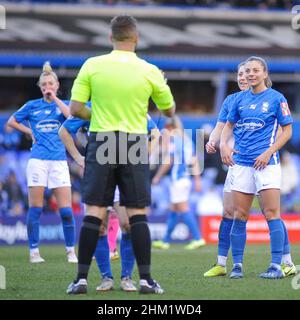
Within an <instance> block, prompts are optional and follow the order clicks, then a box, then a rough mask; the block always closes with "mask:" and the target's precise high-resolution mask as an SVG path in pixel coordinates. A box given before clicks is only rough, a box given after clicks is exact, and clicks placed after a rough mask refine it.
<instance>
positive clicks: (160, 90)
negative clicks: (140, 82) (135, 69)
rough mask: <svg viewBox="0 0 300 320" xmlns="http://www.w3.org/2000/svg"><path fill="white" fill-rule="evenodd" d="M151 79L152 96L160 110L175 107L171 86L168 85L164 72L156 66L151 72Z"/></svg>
mask: <svg viewBox="0 0 300 320" xmlns="http://www.w3.org/2000/svg"><path fill="white" fill-rule="evenodd" d="M149 80H150V82H151V85H152V95H151V98H152V100H153V101H154V103H155V104H156V106H157V108H158V109H159V110H167V109H170V108H172V107H173V105H174V98H173V95H172V93H171V90H170V87H169V86H168V85H167V83H166V80H165V79H164V77H163V74H162V72H161V71H160V70H159V69H158V68H157V67H154V66H153V68H152V69H151V71H150V72H149Z"/></svg>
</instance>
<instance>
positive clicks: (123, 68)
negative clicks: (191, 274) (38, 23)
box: [67, 15, 175, 294]
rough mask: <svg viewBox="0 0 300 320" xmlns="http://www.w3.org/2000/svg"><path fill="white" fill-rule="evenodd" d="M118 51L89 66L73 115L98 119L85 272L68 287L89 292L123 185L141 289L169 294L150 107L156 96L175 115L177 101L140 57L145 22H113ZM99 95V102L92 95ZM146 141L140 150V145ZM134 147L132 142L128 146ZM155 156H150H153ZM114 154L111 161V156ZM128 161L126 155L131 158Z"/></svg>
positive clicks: (90, 158) (82, 257)
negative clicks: (158, 233) (157, 229)
mask: <svg viewBox="0 0 300 320" xmlns="http://www.w3.org/2000/svg"><path fill="white" fill-rule="evenodd" d="M110 39H111V42H112V44H113V51H112V52H111V53H109V54H107V55H102V56H97V57H92V58H90V59H88V60H87V61H86V62H85V63H84V64H83V66H82V67H81V69H80V71H79V73H78V75H77V78H76V79H75V81H74V85H73V88H72V97H71V114H72V115H73V116H76V117H79V118H81V119H85V120H90V121H91V124H90V136H89V141H88V146H87V151H86V158H85V170H84V177H83V192H82V198H83V202H84V203H85V204H86V215H85V217H84V219H83V224H82V227H81V231H80V238H79V250H78V260H79V262H78V273H77V278H76V280H75V281H74V282H73V283H71V284H70V285H69V287H68V289H67V293H68V294H82V293H86V292H87V276H88V271H89V268H90V264H91V260H92V256H93V254H94V251H95V248H96V244H97V241H98V235H99V228H100V226H101V224H102V222H103V221H104V220H105V217H106V208H107V207H108V206H112V205H113V198H114V191H115V187H116V186H118V187H119V189H120V205H121V206H125V207H126V209H127V214H128V216H129V223H130V227H131V238H132V246H133V250H134V254H135V257H136V261H137V265H138V271H139V276H140V293H154V294H162V293H164V290H163V289H162V288H161V287H160V285H159V284H158V283H157V282H156V281H155V280H153V279H152V277H151V274H150V264H151V238H150V232H149V227H148V224H147V216H146V213H147V208H146V207H147V206H149V205H150V202H151V199H150V176H149V164H148V162H147V161H146V162H145V161H141V159H142V160H145V156H144V157H143V155H145V154H146V152H147V150H146V148H147V111H148V103H149V99H150V97H151V98H152V100H153V101H154V103H155V104H156V105H157V107H158V109H159V110H161V111H162V113H163V114H164V115H166V116H168V117H172V116H173V115H174V113H175V103H174V100H173V96H172V93H171V91H170V88H169V86H168V85H167V84H166V82H165V79H164V78H163V75H162V73H161V71H160V70H159V69H158V68H157V67H156V66H154V65H152V64H149V63H147V62H146V61H144V60H142V59H140V58H138V57H137V56H136V54H135V48H136V45H137V42H138V31H137V21H136V20H135V19H134V18H133V17H131V16H128V15H120V16H117V17H115V18H113V19H112V21H111V34H110ZM89 100H91V102H92V106H93V107H92V109H89V108H87V107H86V106H85V105H86V102H87V101H89ZM137 145H139V146H141V148H139V149H140V150H139V151H138V152H137V153H136V154H137V155H138V154H139V155H140V157H139V158H138V160H139V161H136V160H137V157H132V150H136V146H137ZM126 146H127V148H126ZM146 158H147V157H146ZM105 160H108V161H105ZM124 160H125V161H124Z"/></svg>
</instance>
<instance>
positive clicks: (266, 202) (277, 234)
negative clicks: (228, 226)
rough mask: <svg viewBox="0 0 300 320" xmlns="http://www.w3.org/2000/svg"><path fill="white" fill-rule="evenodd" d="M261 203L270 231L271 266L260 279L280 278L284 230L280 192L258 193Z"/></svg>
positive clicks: (270, 190)
mask: <svg viewBox="0 0 300 320" xmlns="http://www.w3.org/2000/svg"><path fill="white" fill-rule="evenodd" d="M260 197H261V203H262V206H263V210H264V213H265V217H266V220H267V223H268V227H269V231H270V242H271V264H270V266H269V268H268V269H267V271H266V272H263V273H261V274H260V277H261V278H271V279H279V278H282V277H283V276H284V275H283V272H282V270H281V260H282V255H283V248H284V238H285V236H284V228H283V224H282V220H281V218H280V190H279V189H267V190H261V191H260Z"/></svg>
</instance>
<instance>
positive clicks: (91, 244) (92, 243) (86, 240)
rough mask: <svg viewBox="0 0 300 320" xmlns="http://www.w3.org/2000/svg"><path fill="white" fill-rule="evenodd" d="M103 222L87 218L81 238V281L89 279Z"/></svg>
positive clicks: (79, 253)
mask: <svg viewBox="0 0 300 320" xmlns="http://www.w3.org/2000/svg"><path fill="white" fill-rule="evenodd" d="M101 223H102V220H101V219H99V218H97V217H94V216H85V217H84V219H83V223H82V227H81V230H80V236H79V246H78V274H77V281H78V280H79V279H87V276H88V272H89V268H90V265H91V261H92V257H93V255H94V252H95V249H96V246H97V242H98V238H99V228H100V225H101Z"/></svg>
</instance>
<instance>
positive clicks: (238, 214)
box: [234, 207, 249, 221]
mask: <svg viewBox="0 0 300 320" xmlns="http://www.w3.org/2000/svg"><path fill="white" fill-rule="evenodd" d="M248 217H249V212H248V211H247V210H245V209H244V208H242V207H239V208H235V209H234V218H235V219H239V220H244V221H247V220H248Z"/></svg>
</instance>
